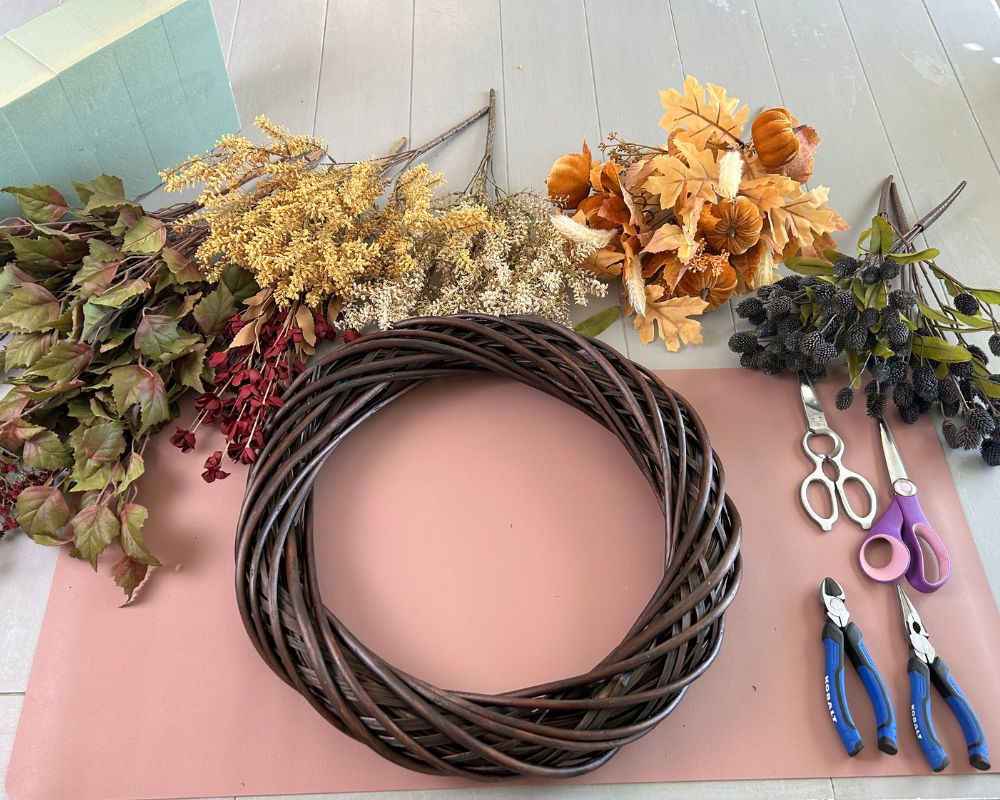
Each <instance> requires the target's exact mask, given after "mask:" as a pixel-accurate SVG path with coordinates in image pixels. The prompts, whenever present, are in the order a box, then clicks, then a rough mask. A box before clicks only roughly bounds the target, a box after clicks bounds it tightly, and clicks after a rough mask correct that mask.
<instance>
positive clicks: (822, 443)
mask: <svg viewBox="0 0 1000 800" xmlns="http://www.w3.org/2000/svg"><path fill="white" fill-rule="evenodd" d="M806 447H808V448H809V451H810V452H811V453H812V454H813V455H814V456H828V455H830V454H831V453H832V452H833V451H834V450H836V449H837V441H836V439H834V438H833V436H832V435H831V434H829V433H816V432H814V431H810V432H809V433H808V435H807V436H806Z"/></svg>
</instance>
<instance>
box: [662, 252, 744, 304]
mask: <svg viewBox="0 0 1000 800" xmlns="http://www.w3.org/2000/svg"><path fill="white" fill-rule="evenodd" d="M712 258H713V260H715V261H716V262H721V263H715V264H713V265H712V266H711V267H708V268H707V269H702V270H696V269H692V268H691V267H690V266H689V267H688V269H687V271H686V272H685V273H684V274H683V275H682V276H681V279H680V281H678V283H677V289H676V294H678V295H682V296H685V297H700V298H701V299H702V300H704V301H705V302H706V303H708V307H707V308H706V309H705V310H706V311H711V310H712V309H713V308H718V307H719V306H721V305H722V304H723V303H725V302H726V301H727V300H728V299H729V298H730V297H732V296H733V292H735V291H736V270H734V269H733V268H732V267H731V266H729V262H728V261H723V260H722V259H721V258H720V257H719V256H712Z"/></svg>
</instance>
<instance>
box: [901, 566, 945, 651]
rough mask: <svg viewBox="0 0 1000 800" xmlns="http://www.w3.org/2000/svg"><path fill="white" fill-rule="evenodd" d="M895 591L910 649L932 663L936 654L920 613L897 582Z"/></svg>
mask: <svg viewBox="0 0 1000 800" xmlns="http://www.w3.org/2000/svg"><path fill="white" fill-rule="evenodd" d="M896 592H897V593H898V594H899V604H900V606H901V607H902V613H903V630H904V631H905V633H906V638H907V639H908V640H909V642H910V650H912V651H913V655H915V656H916V657H917V658H919V659H920V660H921V661H923V662H924V663H925V664H933V663H934V658H935V657H936V655H937V654H936V653H935V652H934V645H932V644H931V640H930V636H929V634H928V633H927V628H926V627H924V623H923V620H921V619H920V614H918V613H917V609H916V607H915V606H914V605H913V603H911V602H910V598H909V597H907V596H906V592H904V591H903V588H902V587H901V586H900V585H899V584H898V583H897V584H896Z"/></svg>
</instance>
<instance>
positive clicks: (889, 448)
mask: <svg viewBox="0 0 1000 800" xmlns="http://www.w3.org/2000/svg"><path fill="white" fill-rule="evenodd" d="M878 432H879V438H880V439H881V440H882V454H883V455H884V456H885V468H886V470H887V471H888V472H889V482H890V484H892V485H895V483H896V481H905V480H909V479H908V478H907V477H906V467H904V466H903V459H902V458H901V457H900V455H899V447H897V446H896V440H895V439H894V438H893V436H892V431H891V430H890V429H889V425H888V423H886V421H885V420H884V419H883V418H882V417H879V420H878Z"/></svg>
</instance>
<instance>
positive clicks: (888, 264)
mask: <svg viewBox="0 0 1000 800" xmlns="http://www.w3.org/2000/svg"><path fill="white" fill-rule="evenodd" d="M879 272H880V273H881V274H882V280H884V281H891V280H895V279H896V278H897V277H898V276H899V264H897V263H896V262H895V261H893V260H892V259H891V258H887V259H886V260H885V261H883V262H882V266H881V267H879Z"/></svg>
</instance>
